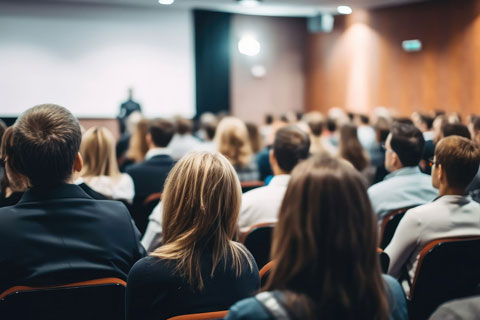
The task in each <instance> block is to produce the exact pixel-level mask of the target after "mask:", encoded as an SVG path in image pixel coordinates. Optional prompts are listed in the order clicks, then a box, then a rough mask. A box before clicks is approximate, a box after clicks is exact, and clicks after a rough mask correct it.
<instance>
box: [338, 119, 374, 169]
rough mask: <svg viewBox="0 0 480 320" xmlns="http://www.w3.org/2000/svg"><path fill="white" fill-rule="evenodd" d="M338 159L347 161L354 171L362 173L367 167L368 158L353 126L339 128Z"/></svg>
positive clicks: (345, 125)
mask: <svg viewBox="0 0 480 320" xmlns="http://www.w3.org/2000/svg"><path fill="white" fill-rule="evenodd" d="M339 147H340V150H339V153H340V157H342V158H343V159H345V160H347V161H349V162H350V163H351V164H352V165H353V166H354V167H355V169H357V170H359V171H362V170H363V169H365V168H366V167H367V166H368V158H367V156H366V153H365V150H364V149H363V147H362V145H361V144H360V141H359V140H358V134H357V127H356V126H355V125H353V124H344V125H342V127H341V128H340V146H339Z"/></svg>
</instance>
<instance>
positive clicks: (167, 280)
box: [126, 254, 260, 320]
mask: <svg viewBox="0 0 480 320" xmlns="http://www.w3.org/2000/svg"><path fill="white" fill-rule="evenodd" d="M203 258H204V259H202V277H203V283H204V290H203V291H202V292H199V291H198V290H193V289H192V287H191V286H190V285H189V284H188V282H187V280H186V279H183V278H182V277H180V276H179V275H178V274H175V272H174V265H173V263H172V262H171V261H170V262H168V261H167V260H161V259H159V258H156V257H146V258H143V259H141V260H140V261H138V262H137V263H136V264H135V265H134V266H133V268H132V270H131V271H130V273H129V275H128V283H127V296H126V303H127V306H126V308H127V310H126V313H127V314H126V319H127V320H147V319H155V320H161V319H166V318H169V317H173V316H176V315H182V314H190V313H199V312H210V311H221V310H228V309H229V308H230V306H231V305H232V304H234V303H235V302H237V301H239V300H241V299H243V298H247V297H250V296H252V295H254V294H255V293H256V291H257V290H258V289H259V287H260V279H259V275H258V268H257V265H256V264H255V260H254V259H253V257H252V256H251V255H249V259H250V261H251V262H252V265H253V269H250V267H249V264H248V260H247V257H245V258H244V261H243V263H242V274H241V275H240V276H239V277H237V276H236V273H235V271H234V270H232V269H231V268H230V266H231V262H230V261H227V265H226V266H227V267H226V269H225V270H224V264H223V261H222V262H220V264H219V265H218V266H217V268H216V269H215V273H214V275H213V277H211V276H210V273H211V267H212V261H211V259H212V257H211V254H205V255H204V257H203Z"/></svg>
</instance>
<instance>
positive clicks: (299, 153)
mask: <svg viewBox="0 0 480 320" xmlns="http://www.w3.org/2000/svg"><path fill="white" fill-rule="evenodd" d="M309 150H310V137H309V136H308V134H307V133H306V132H304V131H303V130H302V129H300V128H299V127H298V126H296V125H289V126H287V127H284V128H281V129H279V130H278V131H277V133H276V134H275V140H274V142H273V154H274V155H275V158H276V159H277V163H278V166H279V167H280V169H282V170H283V171H285V172H287V173H289V172H290V171H292V170H293V168H294V167H295V166H296V165H297V163H298V162H299V161H301V160H303V159H306V158H308V156H309V155H310V154H309V152H308V151H309Z"/></svg>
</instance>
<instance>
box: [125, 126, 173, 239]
mask: <svg viewBox="0 0 480 320" xmlns="http://www.w3.org/2000/svg"><path fill="white" fill-rule="evenodd" d="M174 132H175V126H174V125H173V123H172V122H170V121H168V120H164V119H153V120H150V121H149V122H148V133H147V135H146V140H147V144H148V148H149V150H148V152H147V154H146V155H145V161H143V162H140V163H137V164H134V165H132V166H130V167H129V168H128V169H127V173H128V174H129V175H130V176H131V177H132V179H133V182H134V185H135V197H134V199H133V208H134V209H135V210H134V212H135V213H138V215H136V214H134V216H133V220H135V223H136V224H137V227H138V229H139V230H140V232H141V233H143V232H144V231H145V229H146V227H147V223H148V215H149V214H150V212H143V211H142V210H141V208H142V207H143V202H144V201H145V199H146V198H147V197H148V196H149V195H151V194H153V193H157V192H162V191H163V185H164V183H165V179H166V178H167V175H168V173H169V172H170V169H171V168H172V167H173V164H174V160H173V158H172V157H171V156H170V155H171V152H170V150H169V149H167V146H168V144H169V143H170V140H171V139H172V137H173V134H174Z"/></svg>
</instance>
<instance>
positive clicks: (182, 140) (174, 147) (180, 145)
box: [168, 117, 200, 160]
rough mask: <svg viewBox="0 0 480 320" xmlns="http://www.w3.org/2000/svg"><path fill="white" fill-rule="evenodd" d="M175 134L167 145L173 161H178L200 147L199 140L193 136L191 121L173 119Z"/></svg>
mask: <svg viewBox="0 0 480 320" xmlns="http://www.w3.org/2000/svg"><path fill="white" fill-rule="evenodd" d="M175 128H176V132H175V134H174V135H173V138H172V140H171V141H170V143H169V144H168V149H170V152H171V156H172V158H173V159H174V160H179V159H180V158H181V157H183V156H184V155H186V154H187V153H188V152H190V151H194V150H197V149H198V148H199V147H200V140H198V139H197V138H196V137H194V136H193V123H192V120H190V119H187V118H183V117H177V118H176V119H175Z"/></svg>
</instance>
